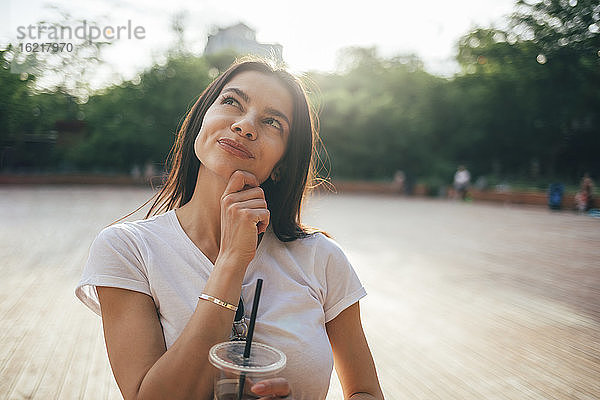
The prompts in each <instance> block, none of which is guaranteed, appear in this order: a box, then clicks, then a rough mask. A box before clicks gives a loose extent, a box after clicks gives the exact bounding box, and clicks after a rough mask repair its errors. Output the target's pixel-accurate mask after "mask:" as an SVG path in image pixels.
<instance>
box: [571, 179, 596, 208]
mask: <svg viewBox="0 0 600 400" xmlns="http://www.w3.org/2000/svg"><path fill="white" fill-rule="evenodd" d="M575 205H576V207H577V210H578V211H580V212H584V211H589V210H591V209H592V208H594V207H595V201H594V181H593V180H592V178H591V177H590V174H589V173H587V172H586V173H585V174H583V178H581V183H580V187H579V192H577V193H576V194H575Z"/></svg>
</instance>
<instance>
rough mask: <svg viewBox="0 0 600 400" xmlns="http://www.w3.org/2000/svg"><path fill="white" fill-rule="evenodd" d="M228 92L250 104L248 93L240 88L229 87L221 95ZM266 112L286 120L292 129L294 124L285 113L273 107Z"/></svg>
mask: <svg viewBox="0 0 600 400" xmlns="http://www.w3.org/2000/svg"><path fill="white" fill-rule="evenodd" d="M226 92H233V93H235V94H237V95H238V96H240V97H241V98H242V100H244V101H245V102H246V103H249V102H250V96H248V95H247V94H246V92H244V91H243V90H241V89H238V88H235V87H228V88H225V89H223V91H222V92H221V93H226ZM266 111H267V113H269V114H272V115H275V116H277V117H279V118H281V119H283V120H285V122H286V123H287V124H288V127H289V128H290V129H291V127H292V124H290V120H289V119H288V117H287V116H286V115H285V114H284V113H282V112H281V111H279V110H276V109H274V108H271V107H268V108H267V109H266Z"/></svg>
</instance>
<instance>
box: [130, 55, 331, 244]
mask: <svg viewBox="0 0 600 400" xmlns="http://www.w3.org/2000/svg"><path fill="white" fill-rule="evenodd" d="M244 71H256V72H260V73H263V74H266V75H270V76H274V77H276V78H278V79H279V81H280V82H281V83H282V84H283V85H284V86H285V87H286V88H287V89H288V90H289V92H290V94H291V96H292V99H293V103H294V107H293V117H292V126H291V129H290V135H289V139H288V143H287V148H286V151H285V153H284V155H283V157H282V159H281V160H280V162H279V163H278V166H279V168H280V173H279V176H280V178H279V179H278V180H277V181H276V182H275V181H273V180H272V179H271V177H269V178H268V179H267V180H266V181H265V182H263V183H262V184H261V187H262V188H263V190H264V192H265V199H266V201H267V205H268V208H269V211H270V213H271V218H270V224H271V226H272V229H273V232H274V233H275V235H276V236H277V237H278V238H279V240H281V241H284V242H288V241H292V240H295V239H298V238H302V237H306V236H307V235H309V234H310V233H312V232H314V231H315V229H313V228H310V227H308V226H305V225H303V224H302V223H301V222H300V212H301V208H302V200H303V198H304V195H305V194H306V193H307V192H308V190H310V189H311V188H313V187H314V186H315V185H314V182H315V177H316V174H315V169H316V168H315V162H316V161H318V153H317V151H316V144H317V143H319V144H320V139H319V136H318V128H317V126H318V121H317V119H316V114H315V113H314V112H313V110H312V109H311V107H310V104H309V101H308V98H307V95H306V91H305V89H304V87H303V85H302V83H301V82H300V80H299V79H297V78H296V77H294V76H293V75H291V74H290V73H289V72H287V71H285V70H284V69H282V68H278V67H274V66H272V65H270V64H269V63H268V62H266V61H263V60H258V59H252V60H242V61H236V62H234V63H233V64H232V65H231V66H230V67H229V68H228V69H227V70H226V71H225V72H223V73H222V74H221V75H220V76H219V77H217V78H216V79H215V80H214V81H213V82H212V83H211V84H210V85H209V86H208V87H207V88H206V89H205V90H204V91H203V92H202V94H200V96H199V98H198V100H197V101H196V102H195V104H194V105H193V106H192V108H191V110H190V111H189V112H188V114H187V115H186V117H185V119H184V121H183V124H182V125H181V128H180V129H179V131H178V134H177V139H176V141H175V143H174V145H173V147H172V149H171V151H170V153H169V156H168V157H167V167H169V173H168V176H167V178H166V180H165V183H164V185H163V186H162V188H161V189H160V191H159V192H158V193H157V194H155V195H154V196H153V197H152V198H150V200H148V202H150V201H152V199H154V202H153V203H152V206H151V207H150V209H149V211H148V213H147V215H146V218H149V217H150V216H152V215H156V214H160V213H162V212H166V211H168V210H171V209H173V208H176V207H180V206H182V205H184V204H186V203H187V202H188V201H190V199H191V198H192V195H193V193H194V189H195V186H196V179H197V177H198V170H199V167H200V161H199V160H198V158H197V157H196V155H195V152H194V141H195V139H196V135H197V134H198V132H199V131H200V127H201V125H202V121H203V119H204V115H205V114H206V111H207V110H208V109H209V107H210V106H211V105H212V104H213V103H214V102H215V100H216V99H217V97H218V96H219V94H220V93H221V90H222V89H223V87H224V86H225V85H226V84H227V82H229V81H230V80H231V79H232V78H233V77H234V76H236V75H237V74H239V73H241V72H244ZM148 202H146V204H147V203H148ZM142 207H143V206H142Z"/></svg>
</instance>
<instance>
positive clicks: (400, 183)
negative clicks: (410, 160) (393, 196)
mask: <svg viewBox="0 0 600 400" xmlns="http://www.w3.org/2000/svg"><path fill="white" fill-rule="evenodd" d="M405 181H406V174H404V171H401V170H398V171H396V173H395V174H394V180H393V182H392V188H393V190H394V191H395V192H396V193H399V194H404V192H405V190H406V188H405Z"/></svg>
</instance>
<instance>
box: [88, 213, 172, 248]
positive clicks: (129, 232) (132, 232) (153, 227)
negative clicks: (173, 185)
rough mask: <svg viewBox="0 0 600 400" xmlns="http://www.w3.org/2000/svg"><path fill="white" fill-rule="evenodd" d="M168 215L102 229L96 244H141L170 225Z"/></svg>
mask: <svg viewBox="0 0 600 400" xmlns="http://www.w3.org/2000/svg"><path fill="white" fill-rule="evenodd" d="M169 217H170V216H169V215H168V213H165V214H160V215H156V216H153V217H151V218H148V219H142V220H137V221H125V222H120V223H117V224H114V225H110V226H107V227H106V228H104V229H102V230H101V231H100V233H99V234H98V236H97V237H96V240H95V241H94V242H99V243H106V244H113V245H117V244H125V243H130V244H134V243H139V242H142V241H143V240H144V238H145V237H146V236H147V235H148V234H149V233H151V232H155V231H160V230H161V229H164V227H165V226H166V225H167V224H168V223H169Z"/></svg>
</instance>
